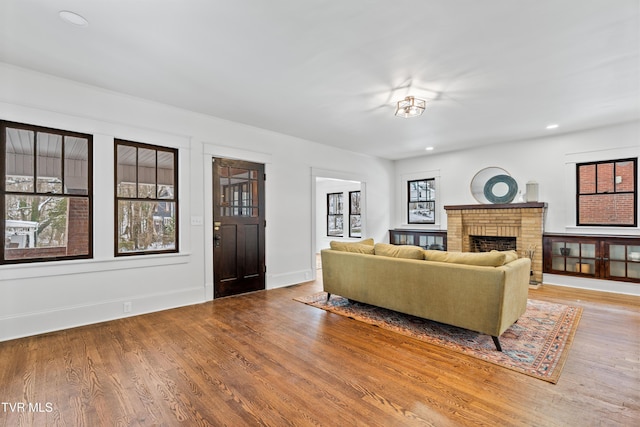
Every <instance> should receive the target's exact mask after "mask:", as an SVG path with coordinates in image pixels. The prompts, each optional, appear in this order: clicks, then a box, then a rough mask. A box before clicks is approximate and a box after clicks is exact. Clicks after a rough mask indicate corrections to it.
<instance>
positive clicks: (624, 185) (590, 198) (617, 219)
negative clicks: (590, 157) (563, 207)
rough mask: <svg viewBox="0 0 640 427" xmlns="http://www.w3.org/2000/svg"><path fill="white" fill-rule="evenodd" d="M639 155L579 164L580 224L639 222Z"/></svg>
mask: <svg viewBox="0 0 640 427" xmlns="http://www.w3.org/2000/svg"><path fill="white" fill-rule="evenodd" d="M637 165H638V159H637V158H632V159H619V160H607V161H601V162H590V163H580V164H578V165H577V184H578V190H577V224H578V225H582V226H589V225H594V226H596V225H597V226H627V227H635V226H637V218H638V198H637V194H638V193H637V188H636V183H637V170H638V169H637Z"/></svg>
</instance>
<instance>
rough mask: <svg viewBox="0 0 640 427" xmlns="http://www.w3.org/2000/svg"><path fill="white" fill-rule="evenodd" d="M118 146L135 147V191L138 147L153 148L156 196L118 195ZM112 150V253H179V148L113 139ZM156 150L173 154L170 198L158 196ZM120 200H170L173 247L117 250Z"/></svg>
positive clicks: (135, 254)
mask: <svg viewBox="0 0 640 427" xmlns="http://www.w3.org/2000/svg"><path fill="white" fill-rule="evenodd" d="M119 146H127V147H133V148H135V149H136V164H135V171H136V172H135V175H136V182H135V188H136V193H137V192H138V190H139V185H140V180H139V155H138V153H139V149H146V150H153V151H155V152H156V156H155V157H156V161H155V187H156V188H155V191H156V197H155V198H153V197H139V195H136V197H124V196H119V195H118V147H119ZM113 150H114V161H113V164H114V175H113V178H114V179H113V181H114V182H113V184H114V189H113V190H114V191H113V197H114V218H113V220H114V230H113V232H114V239H113V245H114V246H113V253H114V256H115V257H126V256H139V255H157V254H171V253H179V252H180V246H179V242H180V238H179V237H180V221H179V212H180V209H179V197H178V191H179V182H178V166H179V160H178V154H179V150H178V149H177V148H172V147H164V146H160V145H155V144H148V143H142V142H135V141H129V140H124V139H118V138H116V139H114V144H113ZM158 152H168V153H172V154H173V197H172V198H159V197H158V187H159V185H158ZM121 201H134V202H157V203H163V202H171V203H174V204H175V209H174V212H175V213H174V215H175V217H174V227H175V228H174V230H175V231H174V233H175V244H174V247H173V248H170V249H156V250H135V251H127V252H119V242H120V232H119V221H118V210H119V202H121Z"/></svg>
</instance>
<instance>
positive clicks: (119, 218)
mask: <svg viewBox="0 0 640 427" xmlns="http://www.w3.org/2000/svg"><path fill="white" fill-rule="evenodd" d="M115 151H116V153H115V157H116V171H115V177H116V183H115V187H116V188H115V194H116V203H115V208H116V214H115V220H116V225H115V226H116V239H115V254H116V256H119V255H139V254H148V253H163V252H178V150H177V149H173V148H166V147H158V146H155V145H149V144H141V143H136V142H130V141H123V140H116V144H115Z"/></svg>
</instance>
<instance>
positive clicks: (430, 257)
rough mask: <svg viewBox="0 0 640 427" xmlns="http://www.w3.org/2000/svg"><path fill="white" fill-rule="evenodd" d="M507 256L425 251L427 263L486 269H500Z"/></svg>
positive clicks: (497, 253)
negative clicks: (433, 262) (434, 262)
mask: <svg viewBox="0 0 640 427" xmlns="http://www.w3.org/2000/svg"><path fill="white" fill-rule="evenodd" d="M506 258H507V256H506V254H504V253H502V252H498V251H495V252H445V251H431V250H426V251H424V259H426V260H427V261H439V262H450V263H453V264H467V265H479V266H485V267H500V266H501V265H504V263H505V261H506Z"/></svg>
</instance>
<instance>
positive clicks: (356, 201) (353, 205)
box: [349, 191, 362, 237]
mask: <svg viewBox="0 0 640 427" xmlns="http://www.w3.org/2000/svg"><path fill="white" fill-rule="evenodd" d="M349 237H362V215H361V214H360V192H359V191H349Z"/></svg>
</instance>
